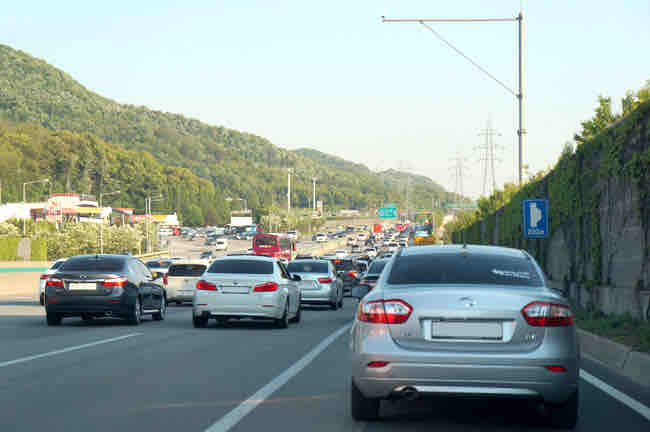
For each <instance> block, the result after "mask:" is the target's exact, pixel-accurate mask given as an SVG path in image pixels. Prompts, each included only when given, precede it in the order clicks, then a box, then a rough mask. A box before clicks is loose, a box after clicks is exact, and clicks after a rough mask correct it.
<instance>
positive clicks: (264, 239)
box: [255, 236, 278, 247]
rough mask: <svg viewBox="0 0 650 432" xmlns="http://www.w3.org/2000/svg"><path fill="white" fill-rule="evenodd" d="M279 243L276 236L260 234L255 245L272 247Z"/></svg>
mask: <svg viewBox="0 0 650 432" xmlns="http://www.w3.org/2000/svg"><path fill="white" fill-rule="evenodd" d="M277 243H278V238H277V237H275V236H259V237H257V238H255V245H256V246H261V247H272V246H275V245H276V244H277Z"/></svg>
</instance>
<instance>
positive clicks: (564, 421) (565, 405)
mask: <svg viewBox="0 0 650 432" xmlns="http://www.w3.org/2000/svg"><path fill="white" fill-rule="evenodd" d="M546 410H547V412H548V416H549V421H550V423H551V426H553V427H555V428H558V429H571V430H573V428H574V427H575V425H576V423H577V422H578V390H576V391H575V392H574V393H573V394H572V395H571V397H569V399H567V401H566V402H562V403H549V402H547V403H546Z"/></svg>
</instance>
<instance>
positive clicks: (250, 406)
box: [205, 324, 352, 432]
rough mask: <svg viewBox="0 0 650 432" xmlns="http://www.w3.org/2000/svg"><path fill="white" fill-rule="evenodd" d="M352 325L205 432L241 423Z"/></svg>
mask: <svg viewBox="0 0 650 432" xmlns="http://www.w3.org/2000/svg"><path fill="white" fill-rule="evenodd" d="M351 325H352V324H346V325H344V326H343V327H341V328H340V329H338V330H337V331H335V332H334V333H332V334H331V335H329V336H328V337H327V338H325V339H324V340H323V341H322V342H321V343H319V344H318V345H317V346H316V347H314V349H312V350H311V351H309V352H308V353H307V354H305V355H304V357H303V358H301V359H300V360H298V361H297V362H295V363H294V364H293V365H291V367H289V369H287V370H286V371H284V372H282V373H281V374H280V375H278V376H277V377H275V378H273V380H271V381H270V382H269V383H268V384H266V385H265V386H264V387H262V388H261V389H259V390H258V391H257V392H256V393H255V394H253V395H252V396H250V397H249V398H248V399H246V400H245V401H244V402H242V403H241V404H239V406H238V407H237V408H235V409H233V410H232V411H230V412H229V413H228V414H226V415H225V416H223V417H222V418H221V420H218V421H217V422H216V423H214V424H213V425H212V426H210V427H208V428H207V429H206V430H205V432H226V431H228V430H230V429H231V428H232V427H233V426H235V425H236V424H237V423H239V422H240V421H241V420H242V419H243V418H244V417H246V416H247V415H248V413H250V412H251V411H253V410H254V409H255V408H256V407H257V406H258V405H259V404H261V403H263V402H264V401H265V400H266V399H268V397H269V396H271V395H272V394H273V393H275V392H276V391H277V390H278V389H279V388H280V387H282V386H283V385H285V384H286V383H287V382H288V381H289V380H290V379H291V378H293V377H294V376H296V375H298V373H300V371H301V370H303V369H304V368H305V367H306V366H307V365H308V364H309V363H311V362H312V361H313V360H314V359H315V358H316V357H317V356H318V355H319V354H320V353H322V352H323V351H324V350H325V349H326V348H327V347H328V346H330V345H331V344H332V342H334V341H335V340H336V339H337V338H338V337H339V336H341V335H342V334H343V333H344V332H345V331H346V330H347V329H348V328H350V326H351Z"/></svg>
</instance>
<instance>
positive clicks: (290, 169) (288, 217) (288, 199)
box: [287, 168, 293, 228]
mask: <svg viewBox="0 0 650 432" xmlns="http://www.w3.org/2000/svg"><path fill="white" fill-rule="evenodd" d="M292 172H293V168H287V228H290V218H291V173H292Z"/></svg>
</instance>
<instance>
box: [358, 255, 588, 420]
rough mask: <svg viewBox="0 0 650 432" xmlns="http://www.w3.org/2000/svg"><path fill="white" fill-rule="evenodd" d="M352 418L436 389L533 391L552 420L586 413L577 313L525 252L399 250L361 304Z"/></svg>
mask: <svg viewBox="0 0 650 432" xmlns="http://www.w3.org/2000/svg"><path fill="white" fill-rule="evenodd" d="M350 347H351V350H352V386H351V408H352V416H353V417H354V418H355V419H358V420H361V419H363V420H370V419H375V418H377V417H378V415H379V401H380V400H381V399H388V398H401V399H405V400H412V399H415V398H418V397H425V396H430V395H470V396H486V397H487V396H492V397H493V396H500V397H517V398H522V397H523V398H530V399H532V400H537V401H540V402H543V403H544V404H545V405H546V408H547V409H546V411H547V412H548V413H549V420H550V421H551V423H552V424H553V425H554V426H557V427H563V428H572V427H573V426H574V425H575V424H576V420H577V410H578V367H579V349H578V343H577V338H576V331H575V327H574V325H573V313H572V312H571V309H570V307H569V303H568V301H567V299H566V298H565V297H563V296H562V295H561V293H559V292H556V291H554V290H552V289H550V288H548V287H547V286H546V282H545V278H544V275H543V273H542V271H541V269H540V268H539V266H538V265H537V263H536V262H535V260H534V259H533V258H532V257H531V256H530V255H529V254H528V253H526V252H524V251H521V250H516V249H507V248H500V247H491V246H470V245H463V246H460V245H447V246H420V247H414V248H408V249H402V250H399V251H398V252H397V253H396V254H395V256H394V257H393V258H392V259H391V260H390V262H389V263H388V264H387V265H386V268H385V269H384V271H383V272H382V274H381V277H380V278H379V280H378V283H377V285H376V287H375V289H374V290H373V291H371V292H370V293H369V294H368V295H366V296H365V297H364V298H363V299H362V300H361V301H360V303H359V307H358V311H357V316H356V319H355V321H354V324H353V328H352V331H351V342H350Z"/></svg>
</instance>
